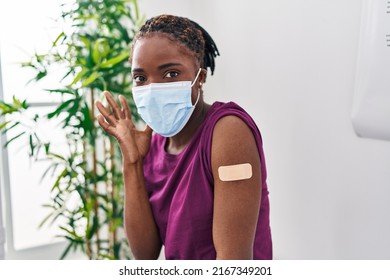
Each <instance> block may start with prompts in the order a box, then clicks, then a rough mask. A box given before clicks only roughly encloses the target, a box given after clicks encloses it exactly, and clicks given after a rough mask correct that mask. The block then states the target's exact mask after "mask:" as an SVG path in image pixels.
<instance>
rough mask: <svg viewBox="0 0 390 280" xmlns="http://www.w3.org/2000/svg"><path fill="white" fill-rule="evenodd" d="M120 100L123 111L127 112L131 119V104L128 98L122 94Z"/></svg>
mask: <svg viewBox="0 0 390 280" xmlns="http://www.w3.org/2000/svg"><path fill="white" fill-rule="evenodd" d="M119 100H120V102H121V104H122V111H123V113H124V114H125V118H127V119H129V120H131V111H130V108H129V104H127V101H126V98H125V97H124V96H123V95H120V96H119Z"/></svg>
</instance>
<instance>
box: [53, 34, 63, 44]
mask: <svg viewBox="0 0 390 280" xmlns="http://www.w3.org/2000/svg"><path fill="white" fill-rule="evenodd" d="M64 36H65V33H64V32H61V33H60V34H59V35H58V36H57V38H56V39H55V40H54V42H53V47H55V46H56V45H57V43H58V41H59V40H60V39H61V38H62V37H64Z"/></svg>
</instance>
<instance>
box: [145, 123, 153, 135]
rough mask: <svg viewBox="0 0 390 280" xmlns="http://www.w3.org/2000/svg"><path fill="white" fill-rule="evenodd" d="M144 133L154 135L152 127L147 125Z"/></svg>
mask: <svg viewBox="0 0 390 280" xmlns="http://www.w3.org/2000/svg"><path fill="white" fill-rule="evenodd" d="M144 132H145V133H147V134H150V135H151V134H152V133H153V129H151V127H150V126H148V125H146V126H145V129H144Z"/></svg>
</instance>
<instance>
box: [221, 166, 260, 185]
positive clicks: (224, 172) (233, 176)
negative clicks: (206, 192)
mask: <svg viewBox="0 0 390 280" xmlns="http://www.w3.org/2000/svg"><path fill="white" fill-rule="evenodd" d="M218 175H219V179H220V180H221V181H225V182H229V181H238V180H246V179H250V178H252V165H251V164H250V163H243V164H236V165H229V166H220V167H218Z"/></svg>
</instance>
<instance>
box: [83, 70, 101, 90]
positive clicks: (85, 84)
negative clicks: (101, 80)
mask: <svg viewBox="0 0 390 280" xmlns="http://www.w3.org/2000/svg"><path fill="white" fill-rule="evenodd" d="M99 75H100V74H99V73H98V72H93V73H92V74H91V75H90V76H89V77H88V78H87V79H86V80H85V81H84V83H83V84H82V85H81V87H86V86H88V85H90V84H91V83H93V82H94V81H95V80H96V79H97V78H98V77H99Z"/></svg>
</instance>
